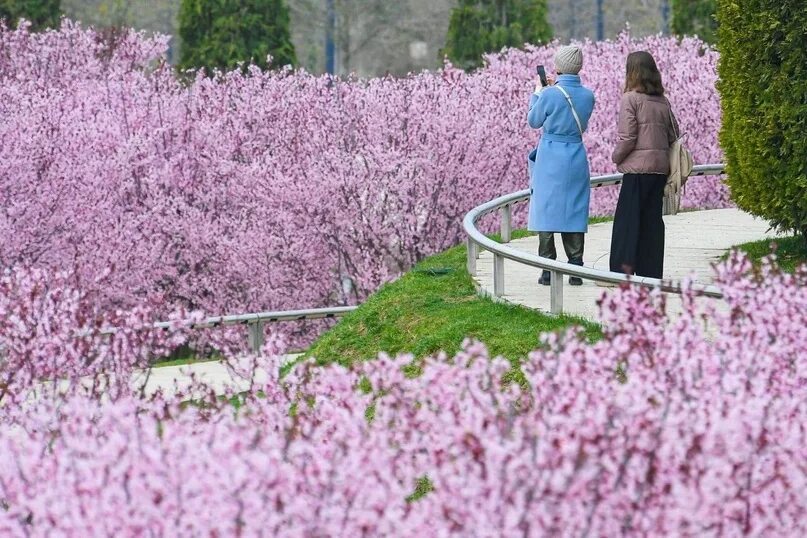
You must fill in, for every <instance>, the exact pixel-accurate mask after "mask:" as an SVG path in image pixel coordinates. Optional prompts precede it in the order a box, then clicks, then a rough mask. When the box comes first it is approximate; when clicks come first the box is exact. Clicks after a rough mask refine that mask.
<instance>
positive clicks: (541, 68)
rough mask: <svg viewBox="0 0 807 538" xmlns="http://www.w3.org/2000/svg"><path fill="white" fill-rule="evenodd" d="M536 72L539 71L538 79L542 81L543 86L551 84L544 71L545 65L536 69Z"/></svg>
mask: <svg viewBox="0 0 807 538" xmlns="http://www.w3.org/2000/svg"><path fill="white" fill-rule="evenodd" d="M536 71H538V78H540V79H541V86H546V85H547V84H549V83H548V82H547V81H546V69H544V66H543V65H539V66H538V67H537V68H536Z"/></svg>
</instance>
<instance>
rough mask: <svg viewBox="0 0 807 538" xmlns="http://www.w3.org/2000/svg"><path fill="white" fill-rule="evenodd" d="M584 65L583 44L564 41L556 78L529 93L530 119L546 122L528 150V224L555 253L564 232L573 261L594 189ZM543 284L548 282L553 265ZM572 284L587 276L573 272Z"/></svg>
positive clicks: (535, 124) (578, 256) (537, 124)
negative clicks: (587, 136)
mask: <svg viewBox="0 0 807 538" xmlns="http://www.w3.org/2000/svg"><path fill="white" fill-rule="evenodd" d="M582 67H583V52H582V51H581V50H580V47H577V46H574V45H571V46H566V47H561V48H560V49H559V50H558V52H557V54H555V70H556V71H557V74H558V78H557V82H555V81H552V80H550V81H549V85H548V86H546V87H544V86H542V85H541V84H540V81H539V83H538V86H537V88H536V89H535V93H534V94H533V95H532V96H531V97H530V111H529V113H528V114H527V122H528V123H529V125H530V127H532V128H533V129H540V128H543V130H544V132H543V135H542V136H541V142H540V144H539V145H538V147H537V148H536V149H535V150H534V151H533V152H532V153H530V156H529V171H530V189H531V192H532V196H531V197H530V215H529V223H528V226H527V227H528V229H529V230H530V231H533V232H538V236H539V247H538V255H539V256H542V257H544V258H551V259H553V260H554V259H556V258H557V251H556V250H555V234H556V233H560V234H561V238H562V239H563V248H564V250H565V251H566V256H568V258H569V263H573V264H575V265H583V246H584V243H585V233H586V232H587V231H588V206H589V197H590V194H591V186H590V183H589V181H590V178H591V175H590V171H589V166H588V155H587V154H586V148H585V146H584V145H583V133H584V132H585V131H586V128H587V127H588V120H589V118H591V113H592V112H593V110H594V93H593V92H592V91H591V90H589V89H588V88H586V87H584V86H583V85H582V84H581V82H580V76H579V75H578V73H579V72H580V69H581V68H582ZM540 283H541V284H544V285H549V284H550V274H549V271H544V272H543V274H542V275H541V280H540ZM569 283H570V284H572V285H576V286H580V285H582V284H583V281H582V280H581V279H579V278H576V277H572V278H571V279H569Z"/></svg>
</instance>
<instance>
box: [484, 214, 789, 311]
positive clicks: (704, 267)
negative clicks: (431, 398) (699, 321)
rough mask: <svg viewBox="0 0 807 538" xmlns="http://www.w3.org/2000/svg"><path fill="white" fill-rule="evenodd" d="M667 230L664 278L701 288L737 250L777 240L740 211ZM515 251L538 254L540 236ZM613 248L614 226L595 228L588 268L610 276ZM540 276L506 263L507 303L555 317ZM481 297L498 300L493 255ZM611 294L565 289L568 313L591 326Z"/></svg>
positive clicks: (680, 219)
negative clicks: (715, 265) (714, 268)
mask: <svg viewBox="0 0 807 538" xmlns="http://www.w3.org/2000/svg"><path fill="white" fill-rule="evenodd" d="M664 223H665V224H666V227H667V234H666V249H665V258H664V273H665V274H664V278H667V279H672V280H680V279H681V278H684V277H686V276H694V277H695V278H696V280H697V281H698V282H703V283H707V282H711V280H712V278H711V277H712V264H713V263H715V262H716V261H718V260H719V258H720V257H721V256H722V255H723V254H724V253H725V252H726V251H727V250H728V249H730V248H731V247H732V246H734V245H737V244H740V243H746V242H749V241H757V240H760V239H766V238H770V239H773V238H775V236H776V234H775V233H773V232H771V231H768V224H767V222H765V221H763V220H760V219H757V218H755V217H752V216H751V215H749V214H747V213H744V212H742V211H740V210H738V209H715V210H709V211H695V212H687V213H679V214H678V215H675V216H668V217H664ZM555 241H556V244H557V246H558V256H559V259H561V260H562V261H565V254H563V247H562V244H561V242H560V236H558V237H557V238H556V240H555ZM511 246H513V247H515V248H517V249H520V250H524V251H526V252H531V253H537V252H538V236H537V235H536V236H532V237H527V238H524V239H517V240H514V241H512V242H511ZM610 247H611V223H610V222H609V223H604V224H597V225H594V226H591V227H589V233H588V234H587V235H586V249H585V263H586V265H587V266H588V267H594V268H596V269H603V270H606V271H607V270H608V255H609V251H610ZM539 276H540V270H538V269H534V268H532V267H528V266H526V265H521V264H519V263H516V262H514V261H510V260H505V261H504V293H505V294H504V296H503V297H501V299H503V300H504V301H507V302H511V303H515V304H520V305H523V306H526V307H529V308H534V309H537V310H541V311H545V312H549V287H548V286H541V285H539V284H538V277H539ZM475 280H476V282H477V284H478V286H479V287H480V291H481V292H483V293H486V294H489V295H491V296H492V295H493V254H491V253H490V252H482V254H481V255H480V257H479V260H477V274H476V278H475ZM604 291H606V288H602V287H599V286H597V285H596V284H594V283H593V282H591V281H586V282H584V284H583V286H581V287H572V286H569V285H568V283H564V286H563V306H564V312H565V313H568V314H571V315H577V316H581V317H584V318H587V319H590V320H596V319H597V317H598V316H597V314H598V312H597V305H596V301H597V299H599V298H600V297H601V296H602V293H603V292H604ZM675 303H676V299H674V298H672V297H671V300H670V301H669V304H670V307H671V308H673V309H674V308H675V307H676V305H675Z"/></svg>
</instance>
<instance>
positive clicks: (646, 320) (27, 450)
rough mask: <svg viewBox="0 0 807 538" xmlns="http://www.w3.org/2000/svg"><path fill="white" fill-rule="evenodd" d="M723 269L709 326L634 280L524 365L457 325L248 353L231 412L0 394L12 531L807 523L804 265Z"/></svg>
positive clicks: (452, 531)
mask: <svg viewBox="0 0 807 538" xmlns="http://www.w3.org/2000/svg"><path fill="white" fill-rule="evenodd" d="M717 276H718V279H719V283H720V285H721V286H722V289H723V291H724V293H725V296H726V301H727V303H728V307H729V308H728V309H727V311H726V312H725V313H723V312H722V311H718V310H716V309H715V308H711V307H706V313H708V314H709V316H708V320H709V321H708V324H707V323H706V322H705V321H704V317H703V313H704V312H703V311H701V309H700V308H698V307H697V306H696V301H695V300H694V298H693V297H691V296H689V295H686V296H685V298H684V306H685V308H684V312H683V314H682V315H681V316H680V317H679V318H677V319H675V320H673V319H671V318H670V317H668V316H667V315H666V313H665V301H664V297H663V296H662V295H660V294H658V293H657V292H654V291H647V290H644V289H639V288H627V289H623V290H620V291H617V292H616V293H614V294H613V295H611V296H609V297H607V298H604V299H603V301H602V308H603V321H604V322H605V337H604V339H603V340H602V341H600V342H598V343H596V344H586V343H584V342H582V341H580V340H578V339H577V337H576V336H575V334H574V333H573V332H571V333H569V334H566V335H564V336H546V337H544V346H543V347H542V349H540V350H536V351H535V352H533V353H532V354H531V355H530V356H529V358H528V360H526V361H525V362H524V363H523V364H522V365H521V372H520V374H518V375H514V372H513V370H512V366H511V364H510V363H509V362H507V361H505V360H503V359H499V358H492V357H489V356H488V354H487V352H486V350H485V348H484V346H483V345H481V344H478V343H468V344H467V345H466V347H465V349H464V351H462V352H461V353H459V354H458V355H457V356H456V357H453V358H452V359H446V358H445V357H438V358H433V359H429V360H427V361H425V363H424V364H420V365H419V367H420V368H419V370H420V371H419V372H417V371H415V370H416V369H413V368H404V366H405V365H407V364H408V363H409V362H410V360H411V358H410V357H398V358H388V357H383V356H382V357H379V359H378V360H375V361H369V362H365V363H362V364H359V365H357V366H356V367H355V368H354V369H353V370H346V369H343V368H341V367H338V366H331V367H327V368H322V367H316V366H314V365H312V364H307V365H302V366H301V367H298V368H297V369H295V370H293V371H292V373H291V374H290V375H289V376H287V377H286V378H283V379H278V377H277V374H276V372H277V363H276V360H275V359H274V358H272V357H263V358H259V362H260V363H261V364H262V366H263V368H264V369H265V370H266V371H267V372H269V379H268V380H267V381H266V383H265V385H264V386H261V387H259V388H260V389H261V390H260V391H258V390H256V391H255V392H253V393H250V394H247V395H245V396H243V397H242V398H241V402H242V405H241V407H240V408H239V409H238V411H237V412H235V413H234V412H233V409H232V407H230V406H229V405H228V404H222V403H221V402H220V401H218V400H216V399H214V398H212V397H210V396H205V394H204V392H202V389H203V387H199V388H198V389H197V391H196V392H194V393H193V394H186V395H184V396H180V397H179V398H178V399H172V398H168V397H159V396H158V397H156V398H154V399H152V400H143V399H140V398H137V397H135V396H133V395H129V396H126V395H124V396H123V397H121V398H118V399H116V400H114V401H110V400H99V399H96V398H87V397H85V396H81V395H75V396H70V397H66V398H65V399H64V400H61V399H57V400H51V399H38V400H35V401H32V402H28V403H25V404H24V405H20V406H14V407H13V408H11V409H9V408H8V406H5V407H2V408H0V421H2V427H0V453H1V454H3V458H0V507H2V508H0V533H2V534H3V535H6V536H46V535H54V534H58V535H61V536H108V535H184V536H197V535H198V536H201V535H208V536H209V535H219V536H221V535H228V536H229V535H237V534H240V535H244V536H253V535H262V534H268V535H273V536H274V535H277V536H379V535H399V536H411V535H418V534H420V535H424V536H504V537H509V536H519V537H520V536H580V535H589V536H616V535H629V536H745V535H751V536H782V537H797V536H804V535H805V533H807V518H806V517H805V512H807V497H805V493H804V492H805V491H807V470H805V468H804V465H803V462H804V461H807V431H805V428H804V424H805V421H807V407H805V401H804V390H805V385H806V384H807V376H806V375H805V372H807V369H806V368H807V364H806V363H805V361H807V348H805V344H806V343H807V286H805V284H807V273H804V272H801V273H799V274H797V275H795V276H793V275H784V274H779V273H778V272H776V271H775V270H774V269H772V268H771V266H770V265H767V266H765V267H763V269H762V270H761V273H760V274H759V275H756V274H753V273H751V272H750V264H749V262H748V261H747V260H745V259H743V258H739V257H734V258H732V259H731V260H730V261H729V262H727V263H726V264H724V265H722V266H721V267H719V268H718V269H717ZM405 372H406V373H405ZM407 373H408V375H407ZM514 379H515V380H517V381H520V383H515V382H512V380H514ZM508 380H509V381H510V382H509V383H508ZM189 398H193V399H194V400H195V401H196V402H197V405H194V406H183V405H180V403H179V401H180V400H182V399H189Z"/></svg>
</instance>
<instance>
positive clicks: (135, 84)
mask: <svg viewBox="0 0 807 538" xmlns="http://www.w3.org/2000/svg"><path fill="white" fill-rule="evenodd" d="M582 45H583V47H584V51H585V52H584V53H585V56H586V68H585V70H584V72H583V78H584V81H585V83H586V84H588V85H589V86H591V87H592V88H593V89H594V90H595V91H596V93H597V99H598V105H597V110H596V112H595V116H594V119H593V120H592V127H591V131H590V132H589V134H588V135H587V136H586V141H587V144H588V147H589V151H590V155H591V163H592V171H593V172H594V173H595V174H596V173H605V172H611V171H613V167H612V165H611V164H610V162H609V159H608V157H609V154H610V151H611V148H612V146H613V144H614V138H615V131H614V128H615V127H614V126H615V124H616V114H617V105H618V99H619V93H620V89H621V86H622V79H623V74H622V65H623V63H624V59H625V56H626V55H627V53H628V52H629V51H630V50H635V49H639V48H645V49H650V50H652V51H653V52H654V53H655V55H656V56H657V58H658V59H659V63H660V65H661V67H662V69H663V70H664V72H665V77H666V81H667V85H668V87H669V90H670V91H669V94H670V98H671V100H672V101H673V104H674V106H675V107H676V110H677V111H678V113H679V116H680V117H681V122H682V124H683V126H684V129H685V130H686V131H687V132H688V133H689V139H688V140H689V144H690V147H692V148H693V150H694V153H695V158H696V159H697V161H698V162H701V163H703V162H714V161H719V160H720V151H719V149H718V146H717V140H716V132H717V129H718V126H719V122H720V112H719V111H720V108H719V103H718V96H717V94H716V92H715V88H714V82H715V78H716V74H715V62H716V58H717V54H716V52H715V51H713V50H711V49H707V48H704V46H703V44H702V43H700V42H699V41H696V40H692V39H685V40H683V41H682V42H680V43H679V42H678V41H676V40H675V39H672V38H660V37H656V38H647V39H641V40H634V39H631V38H630V37H628V36H627V35H624V36H622V37H620V38H619V39H618V40H616V41H613V42H602V43H583V44H582ZM554 47H555V45H554V44H553V45H550V46H548V47H544V48H534V49H528V50H526V51H518V50H512V51H509V52H506V53H504V54H502V55H500V56H492V57H490V58H489V60H488V62H489V65H488V66H487V67H486V68H484V69H482V70H480V71H479V72H478V73H474V74H466V73H464V72H462V71H459V70H456V69H453V68H451V67H450V66H446V68H444V69H442V70H440V71H437V72H424V73H420V74H413V75H411V76H409V77H406V78H402V79H394V78H378V79H371V80H336V79H332V78H329V77H325V76H323V77H316V76H312V75H310V74H306V73H304V72H291V71H281V72H271V73H262V72H259V71H257V70H251V71H250V72H249V73H248V74H246V75H242V74H240V73H227V74H221V75H220V76H217V77H215V78H205V77H203V76H198V77H194V76H191V77H186V76H183V77H178V76H177V75H176V73H175V72H174V71H173V70H172V69H171V68H170V67H169V66H168V65H166V63H165V62H164V61H163V59H162V55H163V53H164V51H165V48H166V40H165V39H164V38H156V39H151V38H146V37H144V36H142V35H139V34H136V33H134V32H128V31H123V32H120V33H106V34H99V33H96V32H95V31H93V30H84V29H82V28H80V27H78V26H76V25H74V24H73V23H71V22H69V21H66V22H65V23H64V24H63V27H62V28H61V30H59V31H49V32H45V33H40V34H33V33H29V32H28V30H26V29H25V28H22V29H19V30H13V31H12V30H8V29H4V28H0V49H1V50H2V51H3V54H1V55H0V116H2V118H3V121H2V122H1V123H0V155H2V159H0V178H1V179H2V181H0V266H3V267H11V266H16V265H25V266H34V267H39V268H43V269H44V270H47V271H54V270H55V271H69V272H70V273H71V274H72V275H73V276H74V278H76V279H77V281H78V282H79V287H80V288H81V289H82V290H84V291H86V292H87V293H92V294H94V295H95V296H97V297H99V298H100V299H101V300H102V301H103V302H104V304H105V305H106V307H107V308H109V309H112V308H118V307H120V308H131V307H133V306H134V305H137V304H140V303H142V302H143V301H144V300H145V299H146V298H149V299H154V300H159V301H161V302H162V304H164V305H165V306H164V307H162V308H163V309H162V315H165V314H167V313H168V312H170V311H172V310H173V309H174V308H177V307H183V308H187V309H190V310H203V311H205V312H207V313H209V314H221V313H234V312H244V311H259V310H274V309H285V308H299V307H316V306H323V305H333V304H338V303H353V302H355V301H357V300H361V299H363V298H364V297H365V296H366V295H367V294H368V293H371V292H372V291H374V290H375V289H376V288H377V287H378V286H379V285H380V284H381V283H383V282H384V281H386V280H388V279H390V278H392V277H394V276H395V275H397V274H399V273H400V272H401V271H403V270H406V269H408V268H409V267H411V266H412V264H413V263H415V262H416V261H418V260H420V259H421V258H423V257H424V256H426V255H429V254H432V253H434V252H438V251H440V250H442V249H445V248H446V247H449V246H451V245H454V244H457V243H458V242H460V241H461V240H462V238H463V234H462V231H461V220H462V217H463V215H464V214H465V213H466V212H467V211H468V210H469V209H471V208H472V207H473V206H475V205H477V204H480V203H482V202H484V201H486V200H489V199H491V198H493V197H495V196H498V195H500V194H504V193H507V192H512V191H515V190H520V189H523V188H526V186H527V177H526V155H527V153H528V151H529V150H530V148H531V147H532V146H533V145H534V144H535V143H536V140H537V136H538V134H537V133H536V132H534V131H531V130H530V129H529V128H528V127H527V126H526V121H525V115H526V106H527V101H528V96H529V94H530V92H531V91H532V87H533V80H532V79H533V78H534V64H535V63H538V62H543V63H547V64H551V62H550V58H551V56H552V52H553V49H554ZM614 199H615V191H614V190H611V191H610V192H606V191H598V192H597V194H596V195H595V197H594V203H593V212H594V213H595V214H605V213H608V212H610V211H611V210H612V209H613V206H614ZM727 203H728V198H727V193H726V189H725V188H724V187H723V185H722V183H721V182H720V181H719V180H718V179H716V178H711V179H704V180H697V181H694V182H693V184H692V185H691V187H690V188H689V191H688V193H687V197H686V200H685V205H687V206H689V207H721V206H724V205H726V204H727ZM523 219H524V209H523V208H520V209H519V212H517V214H516V222H517V223H523ZM347 279H350V281H351V282H352V286H343V283H347V282H348V280H347Z"/></svg>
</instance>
